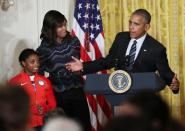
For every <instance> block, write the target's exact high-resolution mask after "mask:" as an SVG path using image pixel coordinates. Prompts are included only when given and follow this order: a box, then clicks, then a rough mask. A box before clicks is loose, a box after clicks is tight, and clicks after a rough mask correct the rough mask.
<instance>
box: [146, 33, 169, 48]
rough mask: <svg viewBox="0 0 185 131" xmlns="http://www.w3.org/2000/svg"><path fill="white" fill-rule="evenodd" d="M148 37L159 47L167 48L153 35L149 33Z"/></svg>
mask: <svg viewBox="0 0 185 131" xmlns="http://www.w3.org/2000/svg"><path fill="white" fill-rule="evenodd" d="M146 38H147V39H149V41H150V43H151V44H152V45H153V46H156V47H158V48H165V46H164V45H163V44H162V43H161V42H159V41H158V40H157V39H155V38H153V37H152V36H150V35H148V34H147V37H146Z"/></svg>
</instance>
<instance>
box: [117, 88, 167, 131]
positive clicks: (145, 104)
mask: <svg viewBox="0 0 185 131" xmlns="http://www.w3.org/2000/svg"><path fill="white" fill-rule="evenodd" d="M119 112H120V114H119V115H123V116H137V117H144V118H145V119H146V120H147V121H150V122H151V124H152V125H153V126H154V127H156V128H165V127H166V125H167V124H168V121H169V118H170V115H169V109H168V106H167V104H166V103H165V102H164V101H163V100H162V98H161V97H160V96H159V95H157V94H155V93H153V92H149V91H144V92H137V93H135V95H133V96H131V97H130V98H128V99H127V100H125V101H124V102H123V103H122V105H121V107H120V111H119Z"/></svg>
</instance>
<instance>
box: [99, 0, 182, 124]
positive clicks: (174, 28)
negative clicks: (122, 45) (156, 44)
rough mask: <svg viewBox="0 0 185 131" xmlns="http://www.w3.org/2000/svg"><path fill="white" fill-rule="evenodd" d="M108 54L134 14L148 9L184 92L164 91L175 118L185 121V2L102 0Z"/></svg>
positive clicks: (156, 33)
mask: <svg viewBox="0 0 185 131" xmlns="http://www.w3.org/2000/svg"><path fill="white" fill-rule="evenodd" d="M99 4H100V11H101V16H102V20H103V28H104V34H105V44H106V54H107V53H108V50H109V48H110V47H111V45H112V42H113V41H114V38H115V36H116V34H117V33H118V32H121V31H128V21H129V18H130V14H131V13H132V12H133V11H134V10H136V9H138V8H144V9H147V10H148V11H149V12H150V13H151V16H152V21H151V28H150V30H149V31H148V33H149V34H150V35H152V36H153V37H154V38H156V39H157V40H158V41H160V42H161V43H163V44H164V46H165V47H166V49H167V55H168V60H169V64H170V67H171V68H172V70H173V71H174V72H175V73H176V74H177V77H178V78H179V80H180V83H181V86H180V93H179V94H178V95H174V94H172V92H171V90H170V89H169V88H168V87H167V88H165V90H164V91H161V95H162V97H163V98H164V99H165V100H166V102H167V103H168V104H169V108H170V111H171V114H172V116H173V117H175V118H177V119H178V120H180V121H181V122H185V111H184V110H185V89H184V87H185V83H184V79H185V54H184V52H185V24H184V22H185V0H99Z"/></svg>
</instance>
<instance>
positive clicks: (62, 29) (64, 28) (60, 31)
mask: <svg viewBox="0 0 185 131" xmlns="http://www.w3.org/2000/svg"><path fill="white" fill-rule="evenodd" d="M56 34H57V40H58V39H63V38H64V37H65V36H66V34H67V21H64V22H63V23H62V25H61V26H59V27H57V28H56Z"/></svg>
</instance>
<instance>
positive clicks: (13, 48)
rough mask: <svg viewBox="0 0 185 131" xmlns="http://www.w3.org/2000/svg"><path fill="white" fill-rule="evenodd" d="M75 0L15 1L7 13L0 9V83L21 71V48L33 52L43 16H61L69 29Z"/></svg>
mask: <svg viewBox="0 0 185 131" xmlns="http://www.w3.org/2000/svg"><path fill="white" fill-rule="evenodd" d="M74 5H75V0H15V4H14V5H13V6H12V7H10V8H9V9H8V10H7V11H3V10H1V9H0V47H1V48H0V82H4V81H6V80H8V79H9V78H10V77H12V76H13V75H15V74H17V73H19V72H20V71H21V67H20V65H19V62H18V56H19V53H20V52H21V50H22V49H24V48H27V47H29V48H34V49H36V48H37V47H38V45H39V44H40V39H39V35H40V30H41V26H42V21H43V17H44V15H45V13H46V12H47V11H48V10H51V9H55V10H58V11H60V12H61V13H63V14H64V15H65V16H66V18H67V20H68V29H69V30H70V29H71V24H72V18H73V13H74Z"/></svg>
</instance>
